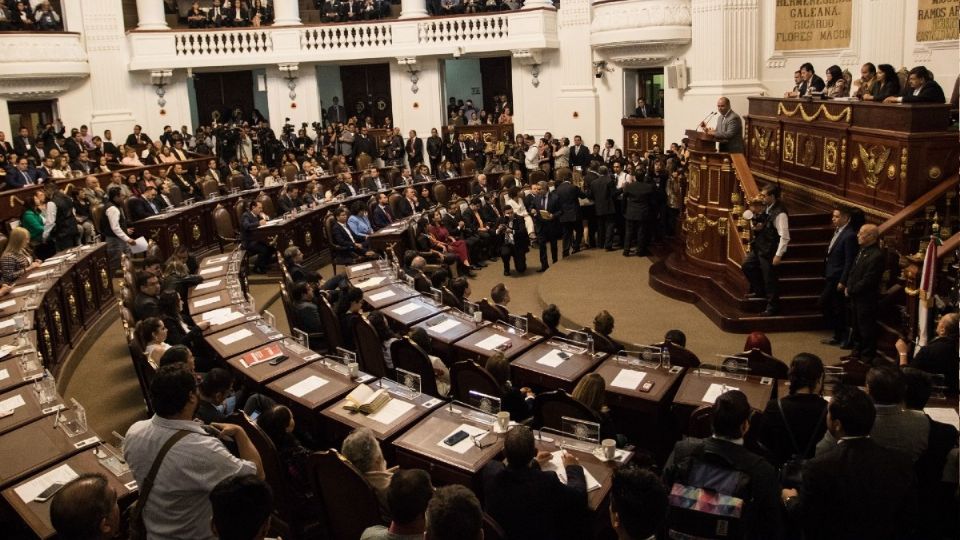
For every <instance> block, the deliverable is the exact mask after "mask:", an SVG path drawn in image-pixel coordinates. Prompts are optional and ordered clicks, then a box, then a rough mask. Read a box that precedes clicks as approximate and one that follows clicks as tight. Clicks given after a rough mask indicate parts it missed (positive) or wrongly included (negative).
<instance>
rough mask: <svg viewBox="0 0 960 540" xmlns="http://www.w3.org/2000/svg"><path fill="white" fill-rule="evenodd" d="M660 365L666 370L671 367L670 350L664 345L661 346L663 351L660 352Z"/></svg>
mask: <svg viewBox="0 0 960 540" xmlns="http://www.w3.org/2000/svg"><path fill="white" fill-rule="evenodd" d="M660 365H662V366H663V367H665V368H666V369H670V368H671V367H673V366H671V365H670V348H669V347H667V346H666V345H664V346H663V350H662V351H661V352H660Z"/></svg>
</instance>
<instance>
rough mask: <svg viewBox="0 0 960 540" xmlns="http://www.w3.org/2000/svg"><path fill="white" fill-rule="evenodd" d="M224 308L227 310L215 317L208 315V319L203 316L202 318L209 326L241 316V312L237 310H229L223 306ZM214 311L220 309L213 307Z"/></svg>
mask: <svg viewBox="0 0 960 540" xmlns="http://www.w3.org/2000/svg"><path fill="white" fill-rule="evenodd" d="M224 309H226V310H227V311H225V312H223V313H220V314H218V315H217V316H216V317H210V318H209V319H206V318H205V319H204V320H205V321H208V322H209V323H210V325H211V326H217V325H221V324H227V323H228V322H230V321H233V320H236V319H240V318H242V317H243V313H240V312H239V311H230V308H224ZM214 311H220V310H219V309H215V310H214ZM204 315H206V313H204Z"/></svg>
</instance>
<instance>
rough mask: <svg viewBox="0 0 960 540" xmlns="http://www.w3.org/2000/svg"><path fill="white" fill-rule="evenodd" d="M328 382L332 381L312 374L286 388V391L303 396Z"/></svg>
mask: <svg viewBox="0 0 960 540" xmlns="http://www.w3.org/2000/svg"><path fill="white" fill-rule="evenodd" d="M328 382H330V381H328V380H326V379H324V378H323V377H318V376H316V375H311V376H309V377H307V378H306V379H304V380H302V381H300V382H298V383H297V384H295V385H293V386H290V387H288V388H286V389H284V392H286V393H288V394H290V395H292V396H296V397H303V396H305V395H307V394H309V393H310V392H313V391H314V390H316V389H317V388H320V387H321V386H323V385H325V384H327V383H328Z"/></svg>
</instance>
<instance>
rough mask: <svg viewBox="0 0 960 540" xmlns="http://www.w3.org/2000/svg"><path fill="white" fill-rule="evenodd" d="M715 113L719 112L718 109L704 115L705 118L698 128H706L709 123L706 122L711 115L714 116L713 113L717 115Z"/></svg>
mask: <svg viewBox="0 0 960 540" xmlns="http://www.w3.org/2000/svg"><path fill="white" fill-rule="evenodd" d="M715 114H717V111H710V113H709V114H707V115H706V116H704V117H703V120H701V121H700V123H699V124H698V125H697V129H699V128H706V127H707V124H706V122H707V120H709V119H710V118H711V117H713V115H715Z"/></svg>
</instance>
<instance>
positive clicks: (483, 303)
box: [478, 298, 507, 322]
mask: <svg viewBox="0 0 960 540" xmlns="http://www.w3.org/2000/svg"><path fill="white" fill-rule="evenodd" d="M478 305H479V306H480V313H481V314H482V315H483V320H485V321H490V322H497V321H504V322H506V321H507V319H506V318H505V317H504V316H503V313H502V312H501V311H500V310H499V309H497V308H496V307H494V306H493V304H491V303H490V301H489V300H487V299H486V298H481V299H480V302H478Z"/></svg>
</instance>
